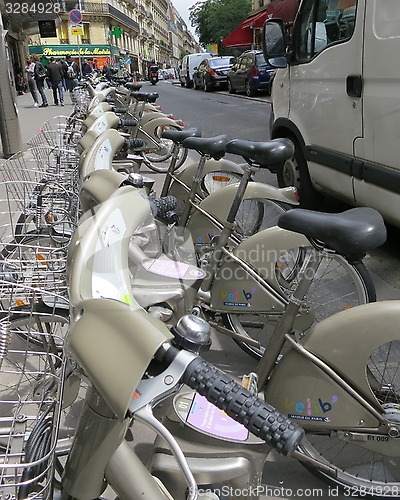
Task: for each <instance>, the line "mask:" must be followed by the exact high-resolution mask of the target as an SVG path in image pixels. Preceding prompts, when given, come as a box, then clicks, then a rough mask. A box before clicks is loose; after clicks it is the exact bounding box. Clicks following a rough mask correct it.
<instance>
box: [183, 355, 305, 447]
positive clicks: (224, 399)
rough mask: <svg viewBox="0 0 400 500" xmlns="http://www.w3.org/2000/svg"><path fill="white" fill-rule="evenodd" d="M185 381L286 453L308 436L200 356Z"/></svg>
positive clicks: (236, 419) (187, 369)
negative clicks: (304, 436)
mask: <svg viewBox="0 0 400 500" xmlns="http://www.w3.org/2000/svg"><path fill="white" fill-rule="evenodd" d="M182 381H183V382H184V383H185V384H187V385H188V386H189V387H190V388H191V389H194V390H195V391H196V392H198V393H199V394H200V395H201V396H204V397H205V398H206V399H207V400H208V401H209V402H210V403H212V404H214V405H215V406H217V407H218V408H219V409H221V410H224V411H225V412H226V414H227V415H229V416H230V417H231V418H233V420H235V421H236V422H239V423H240V424H242V425H244V427H246V429H248V430H249V431H250V432H251V433H252V434H254V435H255V436H257V437H259V438H261V439H263V440H264V441H266V443H268V444H270V445H271V446H273V447H274V448H276V449H277V450H278V451H279V452H280V453H282V454H283V455H286V456H288V455H290V454H292V453H293V452H294V451H295V449H296V448H297V446H298V444H299V442H300V441H301V439H302V437H303V435H304V430H303V429H302V428H301V427H299V426H298V425H296V424H295V423H293V422H291V421H290V420H289V419H288V418H286V417H285V416H283V415H282V414H281V413H279V412H278V411H277V410H275V408H273V407H272V406H271V405H269V404H267V403H265V402H264V401H263V400H261V399H260V398H258V397H257V396H255V395H254V394H252V393H251V392H250V391H248V390H247V389H245V388H244V387H242V386H241V385H240V384H238V383H237V382H235V381H234V380H232V379H231V377H230V376H229V375H227V374H225V373H223V372H222V371H221V370H219V369H218V368H216V367H215V366H214V365H212V364H210V363H208V362H207V361H205V360H203V359H202V358H200V357H197V358H196V359H194V360H193V361H192V362H191V363H190V364H189V365H188V366H187V368H186V370H185V373H184V375H183V377H182Z"/></svg>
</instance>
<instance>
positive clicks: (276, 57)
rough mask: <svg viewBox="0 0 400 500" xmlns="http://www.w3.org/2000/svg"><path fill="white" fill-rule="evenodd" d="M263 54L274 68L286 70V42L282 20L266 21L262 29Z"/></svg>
mask: <svg viewBox="0 0 400 500" xmlns="http://www.w3.org/2000/svg"><path fill="white" fill-rule="evenodd" d="M262 42H263V53H264V58H265V60H266V61H267V62H268V63H269V64H270V65H271V66H273V67H274V68H286V66H287V58H286V41H285V32H284V29H283V22H282V19H268V20H267V21H265V23H264V28H263V38H262Z"/></svg>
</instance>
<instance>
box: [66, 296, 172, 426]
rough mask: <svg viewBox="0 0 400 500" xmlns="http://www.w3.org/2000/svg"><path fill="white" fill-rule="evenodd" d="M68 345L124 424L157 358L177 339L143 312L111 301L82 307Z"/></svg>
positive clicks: (93, 301)
mask: <svg viewBox="0 0 400 500" xmlns="http://www.w3.org/2000/svg"><path fill="white" fill-rule="evenodd" d="M77 310H78V311H79V316H78V319H77V320H76V321H75V322H74V325H73V327H72V328H71V330H70V332H69V335H68V346H69V350H70V351H71V352H72V354H73V356H74V357H75V358H76V359H77V361H78V362H79V364H80V366H81V367H82V368H83V370H84V372H85V373H86V374H87V375H88V377H89V378H90V380H91V381H92V383H93V385H94V386H95V387H96V389H97V391H98V392H99V393H100V394H101V396H102V397H103V399H104V400H105V401H106V402H107V404H108V406H109V407H110V409H111V410H112V411H113V412H114V414H115V415H116V416H117V417H118V419H119V420H120V421H122V420H124V418H126V414H127V410H128V406H129V404H130V402H131V399H132V395H133V394H134V392H135V390H136V388H137V386H138V384H139V382H140V380H141V378H142V377H143V374H144V372H145V370H146V369H147V367H148V366H149V364H150V362H151V360H152V358H153V356H154V354H155V353H156V352H157V350H158V349H159V348H160V347H161V345H162V344H163V343H164V342H167V341H169V340H170V339H171V338H172V334H171V333H170V331H169V330H168V328H167V327H166V326H165V325H164V323H162V322H161V321H159V320H157V319H155V318H153V317H152V316H151V315H149V314H148V313H146V312H145V311H144V310H142V309H141V308H137V309H136V310H133V308H132V306H129V305H127V304H124V303H123V302H119V301H117V300H112V299H91V300H87V301H84V302H82V303H80V304H78V305H77Z"/></svg>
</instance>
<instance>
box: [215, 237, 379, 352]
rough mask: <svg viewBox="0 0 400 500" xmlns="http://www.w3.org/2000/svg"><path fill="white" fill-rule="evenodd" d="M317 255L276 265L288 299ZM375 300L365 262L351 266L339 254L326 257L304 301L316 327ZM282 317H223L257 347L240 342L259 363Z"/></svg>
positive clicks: (296, 252) (291, 255)
mask: <svg viewBox="0 0 400 500" xmlns="http://www.w3.org/2000/svg"><path fill="white" fill-rule="evenodd" d="M314 252H317V250H315V249H314V248H312V247H307V248H297V249H292V250H290V251H288V252H285V254H284V255H282V256H281V258H280V259H279V260H278V261H277V263H276V273H277V277H278V282H279V284H280V286H281V290H282V292H283V293H284V294H285V295H286V296H289V295H290V294H291V293H292V290H293V288H294V287H295V286H296V284H297V280H296V278H297V276H299V273H300V272H301V271H302V268H303V266H304V265H305V263H306V262H307V261H308V258H313V257H312V255H313V253H314ZM375 300H376V294H375V287H374V284H373V282H372V279H371V276H370V274H369V273H368V271H367V269H366V267H365V266H364V264H363V263H362V262H358V263H354V264H351V263H349V262H348V261H347V260H346V259H345V258H343V257H342V256H340V255H337V254H333V253H332V254H331V253H325V252H324V253H323V256H322V259H321V262H320V265H319V267H318V270H317V272H316V274H315V277H314V280H313V281H312V283H311V285H310V288H309V290H308V293H307V296H306V297H305V301H306V308H307V309H309V310H310V311H311V313H312V314H313V315H314V323H315V322H319V321H322V320H323V319H324V318H327V317H328V316H332V315H333V314H335V313H337V312H340V311H343V310H344V309H349V308H351V307H355V306H358V305H361V304H366V303H368V302H374V301H375ZM277 321H279V316H276V315H275V316H270V317H269V316H268V314H267V313H264V314H257V313H248V314H224V315H223V322H224V324H225V326H226V327H227V328H229V329H231V330H233V331H234V332H236V333H239V334H241V335H243V336H245V337H248V338H249V339H250V340H253V341H256V342H257V343H258V345H253V344H252V343H247V342H245V341H244V342H241V341H239V340H237V341H236V342H237V343H238V345H239V346H240V347H241V348H242V349H243V350H244V351H245V352H246V353H247V354H250V356H252V357H254V358H255V359H257V360H259V359H260V358H261V356H262V355H263V353H264V351H265V348H266V347H267V346H268V342H269V339H270V337H271V335H272V333H273V330H274V328H275V325H276V322H277Z"/></svg>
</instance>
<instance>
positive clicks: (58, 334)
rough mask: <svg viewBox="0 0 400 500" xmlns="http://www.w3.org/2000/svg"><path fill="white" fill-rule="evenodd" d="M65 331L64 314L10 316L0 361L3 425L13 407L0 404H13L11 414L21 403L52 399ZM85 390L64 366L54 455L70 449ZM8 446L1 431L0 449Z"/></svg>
mask: <svg viewBox="0 0 400 500" xmlns="http://www.w3.org/2000/svg"><path fill="white" fill-rule="evenodd" d="M68 328H69V318H68V314H67V311H65V313H64V314H62V313H60V314H58V313H57V314H56V313H52V314H45V313H40V314H36V313H30V314H29V313H24V312H23V311H22V310H19V311H17V312H14V313H13V314H12V315H11V320H10V324H9V329H8V332H9V333H8V336H9V337H8V345H7V352H6V354H3V356H2V358H1V359H0V373H1V377H0V411H1V416H2V418H3V421H4V422H6V421H7V417H9V418H11V417H12V413H10V414H7V412H10V411H11V410H12V406H11V405H10V404H7V405H5V404H3V403H1V402H4V401H8V402H9V401H10V400H15V405H14V406H15V410H12V411H17V410H16V409H17V408H18V406H19V405H20V402H21V401H30V402H35V401H36V402H37V404H38V405H40V404H41V401H42V400H43V399H48V398H49V397H54V396H55V395H53V391H54V390H55V386H54V384H53V383H52V378H53V379H57V380H59V379H60V378H61V377H62V374H63V366H62V362H61V361H60V360H61V358H60V354H61V351H60V346H61V344H62V342H63V339H64V338H65V336H66V333H67V331H68ZM49 359H54V363H52V364H51V365H52V368H51V376H52V377H50V374H49V371H48V365H49V361H48V360H49ZM45 365H46V366H47V369H46V371H45V370H44V366H45ZM85 387H86V386H85V385H84V384H83V383H82V382H81V379H80V377H79V374H78V373H77V372H76V371H75V369H74V366H72V365H67V370H66V378H65V381H64V397H63V405H62V410H61V421H60V429H59V433H58V440H57V445H56V453H57V454H63V453H66V452H68V450H69V448H70V446H71V443H72V438H73V436H74V433H75V427H76V423H77V421H78V418H79V415H80V411H81V408H82V404H83V399H84V396H85V392H86V389H85ZM31 404H32V403H31ZM2 425H3V424H2ZM7 446H8V434H7V432H2V427H0V448H2V449H5V448H6V447H7Z"/></svg>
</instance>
